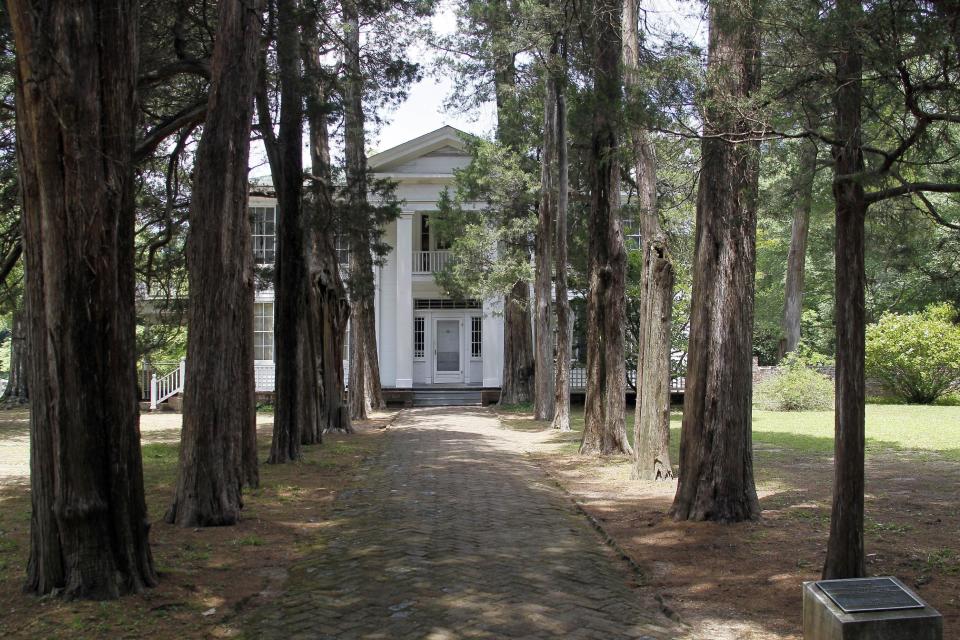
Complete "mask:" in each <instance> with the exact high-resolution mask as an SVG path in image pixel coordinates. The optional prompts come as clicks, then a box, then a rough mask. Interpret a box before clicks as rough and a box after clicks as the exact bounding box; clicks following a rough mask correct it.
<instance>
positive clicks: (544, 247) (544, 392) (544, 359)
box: [533, 44, 557, 420]
mask: <svg viewBox="0 0 960 640" xmlns="http://www.w3.org/2000/svg"><path fill="white" fill-rule="evenodd" d="M555 58H556V44H555V45H554V48H553V50H552V51H551V54H550V61H551V62H552V61H553V60H554V59H555ZM546 76H547V79H546V95H545V97H544V99H543V150H542V153H541V155H540V163H541V170H540V207H539V210H538V212H537V213H538V215H537V238H536V246H535V250H534V263H535V265H536V268H535V273H536V276H535V279H534V285H533V286H534V298H535V304H536V316H535V324H534V332H533V334H534V341H535V353H534V356H535V358H534V398H533V400H534V402H533V407H534V416H535V417H536V419H537V420H553V412H554V404H555V402H556V397H555V391H554V384H555V382H556V380H555V375H556V373H555V372H554V370H553V312H552V309H551V304H550V303H551V297H552V295H551V294H552V293H553V291H552V288H553V287H552V278H551V275H552V270H553V244H554V241H555V238H554V219H555V217H556V206H557V184H556V175H555V172H556V168H555V166H554V163H555V156H556V128H557V82H556V79H555V78H554V77H553V72H552V71H551V70H549V69H548V72H547V74H546Z"/></svg>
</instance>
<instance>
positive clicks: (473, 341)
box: [470, 316, 483, 360]
mask: <svg viewBox="0 0 960 640" xmlns="http://www.w3.org/2000/svg"><path fill="white" fill-rule="evenodd" d="M470 357H471V358H473V359H474V360H480V359H481V358H483V318H481V317H480V316H473V317H472V318H470Z"/></svg>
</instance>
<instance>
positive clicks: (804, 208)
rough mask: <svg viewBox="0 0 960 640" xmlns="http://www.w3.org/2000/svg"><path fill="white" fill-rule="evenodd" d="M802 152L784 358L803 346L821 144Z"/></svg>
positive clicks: (795, 186)
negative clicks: (806, 268) (802, 322)
mask: <svg viewBox="0 0 960 640" xmlns="http://www.w3.org/2000/svg"><path fill="white" fill-rule="evenodd" d="M802 145H803V146H802V147H801V149H800V166H799V167H797V172H796V174H794V177H793V184H792V189H791V193H793V195H794V201H793V202H794V204H793V225H792V226H791V229H790V251H789V252H788V253H787V281H786V286H785V288H784V294H783V298H784V301H783V322H782V323H781V328H782V331H783V336H782V337H781V338H780V346H779V351H780V357H781V358H783V357H784V356H785V355H787V354H788V353H790V352H791V351H795V350H796V348H797V345H798V344H800V317H801V315H802V314H803V281H804V263H805V262H806V257H807V237H808V236H809V234H810V207H811V205H812V203H813V178H814V174H815V172H816V169H817V143H816V142H813V141H812V140H806V141H804V142H803V143H802Z"/></svg>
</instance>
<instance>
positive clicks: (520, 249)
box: [489, 0, 536, 405]
mask: <svg viewBox="0 0 960 640" xmlns="http://www.w3.org/2000/svg"><path fill="white" fill-rule="evenodd" d="M489 4H490V7H491V11H490V14H491V23H490V27H489V28H490V31H491V40H492V42H493V80H494V93H495V97H496V103H497V140H498V141H499V142H500V144H502V145H504V146H505V147H507V148H509V149H511V150H512V151H514V152H515V153H521V152H522V149H521V141H520V134H521V130H522V122H521V120H522V114H523V111H522V109H521V108H520V104H519V99H518V96H517V68H516V60H515V58H516V53H515V52H514V48H515V44H514V43H513V41H512V39H513V37H514V33H513V31H512V29H513V20H512V16H511V11H512V9H513V8H512V7H511V6H510V3H509V2H507V1H506V0H494V1H492V2H490V3H489ZM507 215H508V216H510V217H512V218H516V217H522V216H524V215H526V212H525V211H524V210H523V209H522V207H521V208H520V209H519V210H511V211H508V212H507ZM506 250H507V251H512V252H516V253H517V254H518V255H520V257H521V258H523V259H525V260H529V247H528V246H527V245H526V244H525V243H524V244H522V245H521V246H508V247H506ZM535 366H536V365H535V362H534V353H533V336H532V325H531V322H530V292H529V287H528V283H527V282H526V281H518V282H516V283H514V285H513V288H512V289H511V290H510V292H509V293H508V294H507V296H506V300H505V302H504V315H503V380H502V382H501V387H500V404H503V405H507V404H522V403H525V402H530V400H531V399H532V398H533V394H534V386H535V379H534V378H535Z"/></svg>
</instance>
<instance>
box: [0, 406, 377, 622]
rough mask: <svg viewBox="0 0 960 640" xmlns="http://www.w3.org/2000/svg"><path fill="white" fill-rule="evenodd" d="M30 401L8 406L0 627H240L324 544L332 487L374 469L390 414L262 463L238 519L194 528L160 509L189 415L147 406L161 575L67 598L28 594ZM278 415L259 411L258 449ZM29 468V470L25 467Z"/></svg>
mask: <svg viewBox="0 0 960 640" xmlns="http://www.w3.org/2000/svg"><path fill="white" fill-rule="evenodd" d="M27 415H28V414H27V412H26V411H24V410H17V411H4V412H0V637H3V638H91V639H93V638H140V637H147V636H149V637H151V638H155V639H157V640H171V639H174V638H176V639H177V640H184V639H187V638H212V637H236V636H237V634H238V625H239V623H240V621H241V620H242V616H243V615H244V614H245V613H246V611H247V610H249V609H251V608H254V607H256V606H259V605H260V604H262V601H261V598H260V595H261V594H269V593H271V592H273V591H276V590H277V589H278V588H279V587H280V585H282V584H283V582H284V580H285V579H286V571H287V570H286V567H288V566H294V565H296V563H297V562H298V561H299V560H300V559H301V558H304V557H306V556H308V555H309V554H312V553H317V552H318V550H320V549H322V548H323V545H324V544H325V542H324V537H323V536H324V530H325V527H326V526H327V524H329V523H328V522H327V518H326V517H325V516H326V514H327V512H328V510H329V508H330V505H331V504H332V501H333V499H334V497H335V496H336V495H337V494H338V493H339V492H340V491H342V490H344V489H345V488H347V487H350V486H352V485H353V484H354V483H355V481H356V479H357V478H360V477H362V476H363V475H365V474H366V473H369V472H368V471H365V470H364V465H365V464H367V463H366V461H367V460H369V459H372V457H374V456H375V455H376V454H377V453H378V452H379V451H380V447H381V446H382V438H380V437H378V436H379V434H380V433H382V432H381V431H380V430H379V429H378V428H377V427H378V426H383V425H384V424H385V423H386V421H387V420H388V419H389V416H387V415H385V416H384V417H382V418H378V419H375V420H371V421H369V422H367V423H356V424H355V426H356V427H357V428H358V430H359V433H357V434H353V435H330V436H325V438H324V439H325V442H324V444H322V445H317V446H310V447H304V451H303V460H302V461H301V462H299V463H295V464H288V465H267V464H261V466H260V486H259V487H258V488H256V489H246V490H245V491H244V496H243V498H244V506H243V514H242V519H241V521H240V523H238V524H237V525H236V526H232V527H210V528H206V529H199V528H194V529H190V528H187V529H184V528H180V527H175V526H172V525H168V524H166V523H164V522H163V520H162V516H163V514H164V512H165V511H166V509H167V508H168V507H169V505H170V500H171V497H172V495H173V488H174V481H175V474H176V468H177V460H178V455H179V452H178V448H179V446H178V443H177V438H178V436H179V427H180V416H178V415H175V414H146V415H144V416H142V417H141V428H142V440H143V443H144V444H143V475H144V485H145V492H146V500H147V508H148V510H149V518H150V521H151V528H150V543H151V547H152V551H153V557H154V563H155V566H156V568H157V571H158V572H159V574H160V583H159V585H158V586H157V587H156V588H154V589H148V590H147V591H145V592H144V593H142V594H139V595H134V596H130V597H126V598H122V599H120V600H115V601H109V602H80V601H78V602H65V601H62V600H59V599H57V598H49V597H47V598H35V597H33V596H28V595H24V594H23V593H22V592H21V590H20V587H21V585H22V584H23V582H24V580H25V567H26V564H27V553H28V549H29V538H28V534H29V529H30V498H29V492H28V485H27V478H26V476H25V474H26V473H27V467H26V460H27V456H28V444H27V434H26V422H27ZM271 422H272V416H269V415H263V414H261V415H260V416H259V419H258V424H259V429H258V444H259V454H260V455H259V458H260V460H261V461H262V460H264V459H265V458H266V456H267V452H268V450H269V446H270V438H271V429H270V428H271V426H272V425H271ZM17 474H21V475H17Z"/></svg>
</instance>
